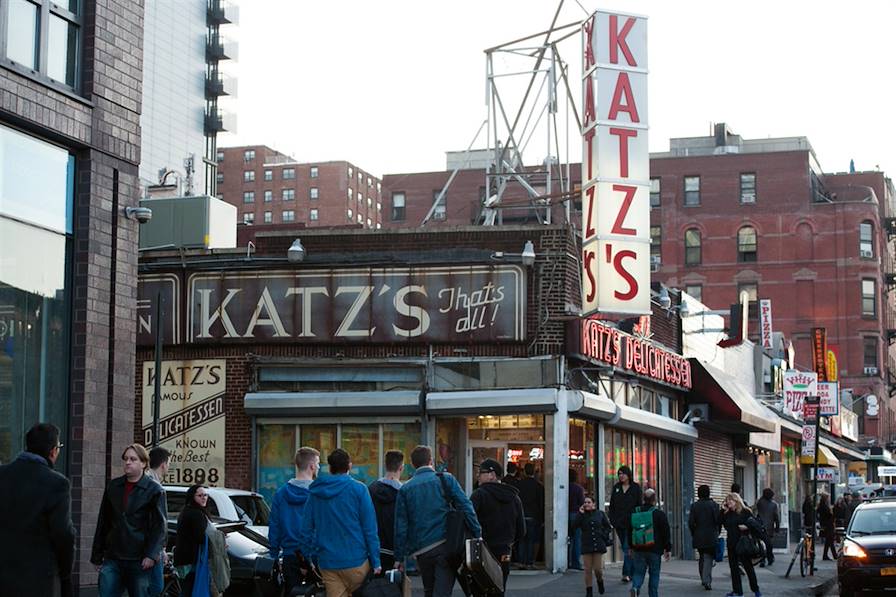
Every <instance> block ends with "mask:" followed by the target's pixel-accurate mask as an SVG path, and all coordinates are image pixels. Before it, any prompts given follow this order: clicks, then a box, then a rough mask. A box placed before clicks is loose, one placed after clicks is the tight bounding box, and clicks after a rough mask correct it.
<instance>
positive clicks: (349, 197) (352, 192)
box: [348, 189, 354, 201]
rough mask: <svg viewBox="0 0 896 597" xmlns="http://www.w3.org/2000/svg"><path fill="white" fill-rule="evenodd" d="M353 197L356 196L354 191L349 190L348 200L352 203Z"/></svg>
mask: <svg viewBox="0 0 896 597" xmlns="http://www.w3.org/2000/svg"><path fill="white" fill-rule="evenodd" d="M353 196H354V191H352V190H351V189H349V190H348V200H349V201H351V200H352V197H353Z"/></svg>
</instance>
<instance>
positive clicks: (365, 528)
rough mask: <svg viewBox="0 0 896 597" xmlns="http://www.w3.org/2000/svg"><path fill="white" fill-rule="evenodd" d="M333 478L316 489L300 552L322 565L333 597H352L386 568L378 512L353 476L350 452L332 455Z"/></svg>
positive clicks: (305, 519) (308, 504)
mask: <svg viewBox="0 0 896 597" xmlns="http://www.w3.org/2000/svg"><path fill="white" fill-rule="evenodd" d="M327 463H328V464H329V465H330V474H329V476H326V477H320V478H318V479H317V480H316V481H315V482H314V483H312V484H311V487H310V491H311V497H310V498H309V499H308V501H307V502H306V503H305V511H304V512H303V515H302V531H301V533H300V534H299V549H300V550H301V551H302V553H303V554H305V556H306V557H309V558H311V559H312V560H313V561H316V562H317V565H318V567H319V568H320V571H321V576H322V577H323V579H324V586H325V587H326V589H327V597H349V596H350V595H351V594H352V592H353V591H355V590H357V589H358V588H359V587H360V586H361V585H362V584H363V583H364V580H365V579H366V578H367V573H368V572H370V569H371V568H373V573H374V574H379V573H380V572H382V568H381V567H380V540H379V537H377V532H376V512H374V510H373V502H372V501H371V499H370V493H368V492H367V487H365V486H364V484H363V483H360V482H358V481H355V480H354V479H352V478H351V477H350V476H349V475H348V472H349V471H350V470H351V468H352V460H351V457H350V456H349V455H348V452H346V451H345V450H343V449H341V448H336V449H335V450H333V451H332V452H330V455H329V456H327Z"/></svg>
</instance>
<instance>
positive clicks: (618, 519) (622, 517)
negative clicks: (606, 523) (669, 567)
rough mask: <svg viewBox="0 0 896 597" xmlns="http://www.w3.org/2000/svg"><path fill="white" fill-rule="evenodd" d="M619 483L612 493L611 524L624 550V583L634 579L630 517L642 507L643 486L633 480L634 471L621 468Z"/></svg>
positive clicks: (625, 467)
mask: <svg viewBox="0 0 896 597" xmlns="http://www.w3.org/2000/svg"><path fill="white" fill-rule="evenodd" d="M616 474H617V476H618V477H619V482H618V483H616V484H615V485H613V491H612V492H611V493H610V510H609V512H608V514H609V515H610V524H612V525H613V528H614V529H616V535H617V536H618V537H619V543H620V549H621V550H622V553H623V554H624V556H623V561H622V582H629V581H631V579H632V558H631V556H630V555H629V551H630V550H629V542H628V537H629V528H628V527H629V522H630V520H629V517H630V516H631V513H632V510H634V509H635V507H636V506H639V505H641V486H640V485H638V484H637V483H635V482H634V481H633V480H632V469H630V468H629V467H627V466H624V465H623V466H620V467H619V470H618V471H617V472H616Z"/></svg>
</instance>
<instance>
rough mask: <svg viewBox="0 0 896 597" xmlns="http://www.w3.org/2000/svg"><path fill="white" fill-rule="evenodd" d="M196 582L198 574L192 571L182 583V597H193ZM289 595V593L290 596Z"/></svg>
mask: <svg viewBox="0 0 896 597" xmlns="http://www.w3.org/2000/svg"><path fill="white" fill-rule="evenodd" d="M195 582H196V573H195V572H194V571H192V570H190V573H189V574H187V575H186V576H185V577H184V579H183V580H182V581H180V597H192V596H193V585H194V584H195ZM288 594H289V593H287V595H288Z"/></svg>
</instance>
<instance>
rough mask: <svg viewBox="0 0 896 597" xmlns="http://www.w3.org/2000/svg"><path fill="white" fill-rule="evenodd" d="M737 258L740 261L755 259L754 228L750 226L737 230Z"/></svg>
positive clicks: (747, 261) (745, 261)
mask: <svg viewBox="0 0 896 597" xmlns="http://www.w3.org/2000/svg"><path fill="white" fill-rule="evenodd" d="M737 260H738V261H740V262H742V263H751V262H753V261H756V229H755V228H753V227H752V226H744V227H743V228H741V229H740V230H738V231H737Z"/></svg>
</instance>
